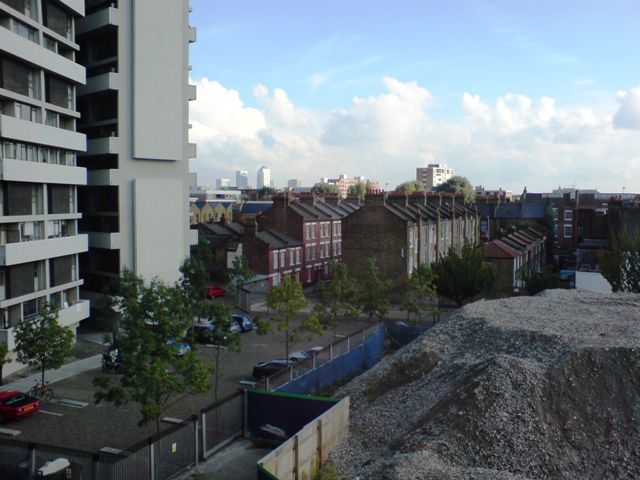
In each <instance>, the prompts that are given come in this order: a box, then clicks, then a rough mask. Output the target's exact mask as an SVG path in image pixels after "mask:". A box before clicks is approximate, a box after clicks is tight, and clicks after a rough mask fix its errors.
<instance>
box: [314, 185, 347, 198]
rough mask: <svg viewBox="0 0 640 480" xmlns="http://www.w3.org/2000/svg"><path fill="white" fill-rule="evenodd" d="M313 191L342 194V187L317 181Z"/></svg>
mask: <svg viewBox="0 0 640 480" xmlns="http://www.w3.org/2000/svg"><path fill="white" fill-rule="evenodd" d="M311 191H312V192H313V193H316V194H319V193H322V194H329V195H340V187H338V185H333V184H331V183H316V184H315V185H314V186H313V188H312V189H311Z"/></svg>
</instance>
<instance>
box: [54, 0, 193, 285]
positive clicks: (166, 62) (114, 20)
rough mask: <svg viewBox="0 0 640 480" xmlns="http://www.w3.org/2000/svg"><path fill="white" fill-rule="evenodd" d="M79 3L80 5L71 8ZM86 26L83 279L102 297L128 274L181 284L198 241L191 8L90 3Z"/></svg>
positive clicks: (137, 1)
mask: <svg viewBox="0 0 640 480" xmlns="http://www.w3.org/2000/svg"><path fill="white" fill-rule="evenodd" d="M67 3H76V2H67ZM86 4H87V11H86V17H85V18H84V19H82V20H80V21H78V25H77V29H76V36H77V43H78V45H79V46H80V56H79V61H80V63H81V64H83V65H84V66H85V67H86V72H87V83H86V86H83V87H82V88H80V89H79V100H78V108H79V110H80V112H81V113H82V118H81V119H80V120H79V130H80V131H81V132H83V133H85V134H86V136H87V152H86V154H82V155H81V156H80V158H79V164H80V165H81V166H83V167H86V168H87V170H88V185H87V186H86V187H83V188H81V189H80V192H79V200H78V202H79V206H80V210H81V211H82V214H83V218H82V221H81V223H80V230H81V231H83V232H87V233H88V234H89V247H90V249H89V252H88V253H87V254H85V255H83V256H82V257H81V262H80V271H81V275H82V277H83V278H84V279H85V285H84V287H85V289H86V290H87V293H88V294H93V293H97V294H100V293H103V292H104V291H105V289H106V287H107V286H108V284H109V282H110V281H113V280H116V279H117V278H118V276H119V274H120V272H121V269H122V268H123V267H126V268H129V269H130V270H132V271H134V272H135V273H136V274H138V275H140V276H142V277H143V278H144V279H145V280H151V279H152V278H154V277H158V278H159V279H161V280H163V281H167V282H173V281H174V280H176V279H177V278H178V276H179V271H178V267H179V265H180V263H181V262H182V261H183V260H184V258H185V257H187V256H188V255H189V246H190V244H193V243H195V242H196V240H197V239H196V238H195V233H194V232H193V231H190V230H189V207H188V198H189V186H190V184H191V183H192V182H191V177H190V174H189V171H188V170H189V168H188V167H189V158H193V157H195V156H196V146H195V145H194V144H191V143H189V141H188V135H187V132H188V118H189V100H194V99H195V97H196V90H195V86H193V85H189V84H188V71H189V43H191V42H194V41H195V38H196V33H195V29H194V28H192V27H190V26H189V11H190V8H189V2H188V1H187V0H87V2H86Z"/></svg>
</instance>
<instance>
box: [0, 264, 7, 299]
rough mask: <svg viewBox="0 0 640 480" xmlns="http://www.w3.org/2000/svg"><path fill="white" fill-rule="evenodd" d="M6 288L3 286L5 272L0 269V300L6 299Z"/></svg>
mask: <svg viewBox="0 0 640 480" xmlns="http://www.w3.org/2000/svg"><path fill="white" fill-rule="evenodd" d="M6 298H7V290H6V287H5V272H4V270H0V300H6Z"/></svg>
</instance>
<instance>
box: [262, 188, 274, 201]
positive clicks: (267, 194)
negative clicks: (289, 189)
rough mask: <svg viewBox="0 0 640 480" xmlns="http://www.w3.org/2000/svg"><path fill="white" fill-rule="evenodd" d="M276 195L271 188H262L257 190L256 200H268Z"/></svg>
mask: <svg viewBox="0 0 640 480" xmlns="http://www.w3.org/2000/svg"><path fill="white" fill-rule="evenodd" d="M275 193H276V189H275V188H271V187H262V188H261V189H259V190H258V198H260V199H269V198H271V197H272V196H273V195H274V194H275Z"/></svg>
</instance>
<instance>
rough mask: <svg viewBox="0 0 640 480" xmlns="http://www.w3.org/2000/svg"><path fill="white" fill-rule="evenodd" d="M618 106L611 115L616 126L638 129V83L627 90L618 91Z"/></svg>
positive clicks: (639, 125)
mask: <svg viewBox="0 0 640 480" xmlns="http://www.w3.org/2000/svg"><path fill="white" fill-rule="evenodd" d="M618 103H619V104H620V107H619V108H618V110H617V111H616V113H615V115H614V116H613V125H614V126H615V127H616V128H628V129H633V130H640V85H639V86H637V87H636V88H632V89H631V90H629V91H628V92H618Z"/></svg>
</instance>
